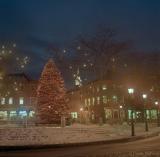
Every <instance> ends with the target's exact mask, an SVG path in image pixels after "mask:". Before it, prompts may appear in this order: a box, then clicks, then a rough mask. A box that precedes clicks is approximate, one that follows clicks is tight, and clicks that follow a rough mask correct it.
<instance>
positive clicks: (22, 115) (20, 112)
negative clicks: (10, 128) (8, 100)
mask: <svg viewBox="0 0 160 157" xmlns="http://www.w3.org/2000/svg"><path fill="white" fill-rule="evenodd" d="M19 116H20V117H27V111H19Z"/></svg>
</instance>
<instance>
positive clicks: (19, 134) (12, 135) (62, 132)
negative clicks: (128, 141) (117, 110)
mask: <svg viewBox="0 0 160 157" xmlns="http://www.w3.org/2000/svg"><path fill="white" fill-rule="evenodd" d="M151 128H152V129H151ZM144 129H145V127H144V124H136V125H135V133H136V135H143V134H150V133H153V132H157V131H160V128H158V127H156V125H151V124H150V125H149V132H148V133H146V132H145V131H144ZM130 135H131V127H130V126H129V125H127V124H123V125H109V124H105V125H103V126H99V125H81V124H74V125H72V126H68V127H65V128H61V127H27V128H22V127H16V126H14V127H9V126H8V127H6V126H5V127H2V126H1V127H0V146H5V145H7V146H13V145H14V146H15V145H44V144H65V143H79V142H91V141H104V140H111V139H119V138H124V137H130Z"/></svg>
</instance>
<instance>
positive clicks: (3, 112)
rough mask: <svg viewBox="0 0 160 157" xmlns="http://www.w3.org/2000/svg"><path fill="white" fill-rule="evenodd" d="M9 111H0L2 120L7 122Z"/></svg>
mask: <svg viewBox="0 0 160 157" xmlns="http://www.w3.org/2000/svg"><path fill="white" fill-rule="evenodd" d="M7 117H8V116H7V111H0V119H1V120H6V119H7Z"/></svg>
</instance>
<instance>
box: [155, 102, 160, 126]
mask: <svg viewBox="0 0 160 157" xmlns="http://www.w3.org/2000/svg"><path fill="white" fill-rule="evenodd" d="M154 104H155V105H156V106H157V126H158V127H160V119H159V118H160V117H159V102H158V101H155V102H154Z"/></svg>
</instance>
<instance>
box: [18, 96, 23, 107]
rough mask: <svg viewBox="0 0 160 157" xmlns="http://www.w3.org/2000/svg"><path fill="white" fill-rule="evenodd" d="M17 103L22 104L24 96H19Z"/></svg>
mask: <svg viewBox="0 0 160 157" xmlns="http://www.w3.org/2000/svg"><path fill="white" fill-rule="evenodd" d="M19 104H20V105H23V104H24V98H23V97H20V98H19Z"/></svg>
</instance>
